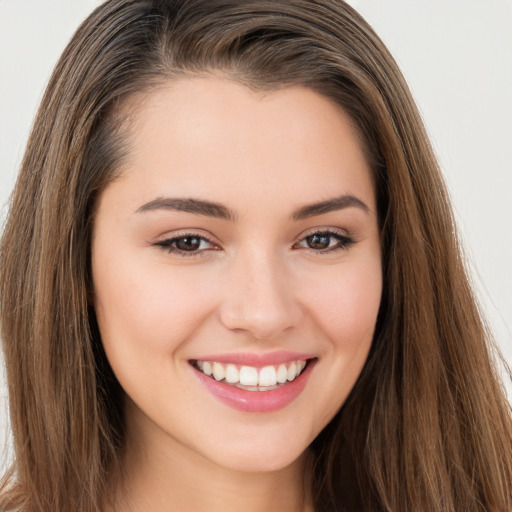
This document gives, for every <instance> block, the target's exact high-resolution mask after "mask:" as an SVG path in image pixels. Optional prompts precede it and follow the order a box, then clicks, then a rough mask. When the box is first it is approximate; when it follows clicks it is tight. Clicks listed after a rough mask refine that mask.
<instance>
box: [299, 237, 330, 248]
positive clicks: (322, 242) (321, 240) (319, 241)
mask: <svg viewBox="0 0 512 512" xmlns="http://www.w3.org/2000/svg"><path fill="white" fill-rule="evenodd" d="M331 238H332V236H331V235H328V234H325V233H315V234H314V235H310V236H307V237H306V238H305V240H306V243H307V245H308V247H309V248H310V249H315V250H322V249H327V248H328V247H329V245H330V242H331Z"/></svg>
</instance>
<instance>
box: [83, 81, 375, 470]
mask: <svg viewBox="0 0 512 512" xmlns="http://www.w3.org/2000/svg"><path fill="white" fill-rule="evenodd" d="M135 112H136V113H135V123H134V125H133V129H132V134H131V135H130V137H129V148H130V155H129V157H128V159H127V161H126V165H125V166H124V167H123V173H122V174H121V176H120V177H119V178H118V179H117V180H115V181H113V182H112V183H110V184H109V185H108V186H107V187H106V189H105V190H104V191H103V192H102V193H101V195H100V198H99V203H98V208H97V214H96V218H95V227H94V234H93V246H92V268H93V280H94V290H95V309H96V314H97V318H98V325H99V328H100V332H101V337H102V341H103V345H104V347H105V351H106V354H107V357H108V360H109V362H110V364H111V366H112V369H113V371H114V373H115V375H116V376H117V378H118V380H119V382H120V384H121V386H122V387H123V389H124V390H125V392H126V395H127V404H126V421H127V425H128V432H129V439H130V440H131V441H129V442H133V443H137V444H138V445H139V446H142V447H144V450H145V451H146V452H147V453H153V454H154V455H155V457H159V456H161V455H162V454H167V455H168V456H170V457H172V456H175V454H176V453H178V452H179V453H180V454H182V455H183V460H187V459H188V460H192V459H196V460H204V461H205V462H206V461H209V463H213V464H216V465H218V466H222V467H224V468H230V469H235V470H243V471H271V470H278V469H281V468H284V467H286V466H289V465H290V464H292V463H293V462H294V461H296V460H298V458H299V456H300V455H301V454H302V453H303V452H304V450H305V449H306V448H307V447H308V445H309V444H310V443H311V442H312V441H313V439H314V438H315V437H316V436H317V434H318V433H319V432H320V431H321V430H322V429H323V427H325V425H326V424H327V423H328V422H329V420H331V418H332V417H333V416H334V414H335V413H336V412H337V411H338V410H339V408H340V406H341V405H342V404H343V402H344V401H345V399H346V397H347V395H348V394H349V392H350V390H351V389H352V387H353V385H354V384H355V382H356V380H357V378H358V376H359V374H360V372H361V370H362V367H363V365H364V363H365V360H366V357H367V355H368V351H369V349H370V345H371V342H372V337H373V332H374V328H375V322H376V317H377V312H378V308H379V303H380V297H381V287H382V276H381V255H380V246H379V232H378V220H377V216H376V200H375V193H374V189H373V184H372V179H371V173H370V169H369V167H368V164H367V162H366V161H365V158H364V154H363V151H362V149H361V147H360V144H359V142H358V139H357V137H356V136H355V134H354V131H353V129H352V126H351V123H350V121H349V119H348V117H347V116H346V115H345V114H344V112H343V111H342V110H341V109H340V108H339V107H338V106H336V105H335V104H333V103H332V102H331V101H330V100H328V99H326V98H324V97H322V96H320V95H318V94H317V93H315V92H312V91H311V90H308V89H305V88H301V87H289V88H285V89H282V90H279V91H275V92H271V93H267V94H265V95H263V94H259V93H255V92H253V91H251V90H250V89H248V88H246V87H244V86H242V85H239V84H237V83H234V82H231V81H227V80H221V79H216V78H197V79H187V80H182V81H176V82H173V83H172V84H169V86H168V87H167V88H162V89H159V90H157V91H153V92H152V93H150V94H149V95H147V96H146V97H145V98H143V99H142V100H141V101H140V102H138V103H137V107H136V109H135ZM210 373H211V375H208V374H210Z"/></svg>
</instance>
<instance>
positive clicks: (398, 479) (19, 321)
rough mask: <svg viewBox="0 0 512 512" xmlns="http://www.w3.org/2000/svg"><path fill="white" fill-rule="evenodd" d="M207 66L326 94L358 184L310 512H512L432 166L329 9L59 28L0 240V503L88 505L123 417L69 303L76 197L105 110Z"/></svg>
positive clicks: (82, 305) (271, 9)
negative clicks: (353, 150)
mask: <svg viewBox="0 0 512 512" xmlns="http://www.w3.org/2000/svg"><path fill="white" fill-rule="evenodd" d="M211 72H213V73H221V74H222V75H223V76H225V77H227V78H229V79H233V80H237V81H239V82H241V83H244V84H246V85H248V86H249V87H251V88H254V89H260V90H261V89H275V88H279V87H286V86H287V85H292V84H295V85H302V86H305V87H309V88H311V89H313V90H315V91H317V92H319V93H320V94H323V95H325V96H327V97H329V98H331V99H333V100H334V101H336V102H337V103H338V104H339V105H341V106H342V108H343V109H344V110H345V111H346V112H347V113H348V114H349V115H350V116H351V118H352V119H353V121H354V123H355V125H356V126H357V127H358V131H359V134H360V138H361V143H362V145H363V147H364V148H365V151H366V154H367V157H368V161H369V162H370V164H371V166H372V168H373V171H374V178H375V184H376V190H377V195H378V207H379V219H380V225H381V237H382V247H383V269H384V270H383V273H384V290H383V296H382V303H381V308H380V312H379V318H378V322H377V328H376V334H375V338H374V341H373V345H372V349H371V352H370V355H369V358H368V361H367V363H366V365H365V367H364V369H363V372H362V374H361V376H360V378H359V380H358V382H357V383H356V385H355V387H354V389H353V391H352V393H351V395H350V396H349V398H348V399H347V401H346V403H345V404H344V406H343V407H342V409H341V410H340V411H339V413H338V414H337V415H336V417H335V418H334V419H333V420H332V421H331V423H330V424H329V425H328V426H327V427H326V428H325V429H324V430H323V431H322V433H321V434H320V435H319V436H318V438H317V439H316V440H315V441H314V443H313V445H312V452H313V454H314V478H313V482H312V486H313V492H314V496H315V505H316V509H317V510H318V511H326V512H327V511H329V512H330V511H336V510H339V511H349V510H365V511H372V512H374V511H377V510H385V511H393V512H405V511H412V510H416V511H418V510H428V511H443V512H447V511H452V512H455V511H457V512H459V511H465V512H473V511H474V512H476V511H482V512H483V511H489V510H493V511H509V510H512V420H511V410H510V406H509V404H508V402H507V400H506V398H505V396H504V394H503V392H502V390H501V389H500V386H499V383H498V382H499V381H498V379H497V376H496V369H495V366H494V359H493V357H492V356H491V355H490V354H491V353H492V352H491V350H492V343H491V342H490V341H489V340H490V337H489V336H488V334H487V333H486V330H485V327H484V325H483V323H482V320H481V317H480V314H479V311H478V308H477V306H476V303H475V299H474V296H473V293H472V291H471V288H470V286H469V284H468V279H467V277H466V272H465V269H464V263H463V260H462V258H461V251H460V248H459V245H458V240H457V236H456V230H455V227H454V222H453V217H452V212H451V210H450V206H449V202H448V198H447V193H446V190H445V186H444V183H443V180H442V177H441V175H440V172H439V169H438V165H437V163H436V160H435V157H434V155H433V151H432V149H431V146H430V143H429V141H428V138H427V135H426V133H425V130H424V128H423V125H422V122H421V119H420V116H419V114H418V111H417V109H416V107H415V105H414V102H413V100H412V98H411V95H410V92H409V90H408V88H407V86H406V84H405V82H404V79H403V77H402V75H401V73H400V72H399V70H398V68H397V66H396V64H395V62H394V60H393V58H392V57H391V56H390V54H389V52H388V51H387V49H386V48H385V47H384V45H383V43H382V42H381V41H380V39H379V38H378V37H377V36H376V34H375V33H374V32H373V30H372V29H371V28H370V27H369V25H368V24H367V23H366V22H365V21H364V20H363V19H362V18H361V17H360V16H359V15H358V14H357V13H356V12H355V11H354V10H353V9H352V8H350V7H349V6H348V5H346V4H345V3H344V2H342V1H341V0H312V1H306V0H281V1H279V2H276V1H273V0H246V1H244V2H239V1H237V0H166V1H165V0H160V1H157V0H153V1H151V0H130V1H127V0H110V1H107V2H106V3H105V4H104V5H102V6H100V7H98V8H97V9H96V10H95V11H94V12H93V13H92V14H91V15H90V16H89V17H88V18H87V20H85V22H84V23H83V24H82V25H81V27H80V28H79V29H78V31H77V32H76V34H75V35H74V37H73V39H72V40H71V42H70V43H69V45H68V47H67V48H66V50H65V51H64V53H63V55H62V57H61V59H60V60H59V62H58V64H57V66H56V68H55V71H54V73H53V75H52V78H51V80H50V83H49V85H48V88H47V90H46V93H45V95H44V98H43V100H42V103H41V106H40V109H39V112H38V114H37V117H36V120H35V124H34V128H33V131H32V134H31V136H30V139H29V142H28V146H27V150H26V153H25V157H24V160H23V163H22V166H21V171H20V174H19V178H18V181H17V184H16V188H15V190H14V193H13V196H12V203H11V208H10V213H9V218H8V222H7V225H6V229H5V232H4V235H3V238H2V242H1V246H0V258H1V259H0V294H1V329H2V331H1V334H2V338H3V347H4V353H5V361H6V367H7V376H8V385H9V395H10V417H11V422H12V432H13V437H14V451H15V459H14V462H13V467H12V469H11V471H10V472H9V473H8V474H7V476H6V477H5V478H4V481H3V490H2V493H1V495H0V509H2V510H4V509H5V510H11V509H13V508H16V509H19V510H21V511H24V512H25V511H27V512H28V511H39V512H43V511H44V512H49V511H52V512H54V511H69V510H73V511H75V510H76V511H84V512H92V511H100V510H101V503H102V499H103V498H104V495H105V492H106V489H107V486H108V482H109V478H110V477H111V475H112V474H113V473H114V472H115V471H116V470H117V469H118V468H117V466H118V465H119V454H120V451H121V450H122V447H123V440H124V432H123V426H124V421H123V410H122V400H121V395H122V390H121V389H120V387H119V384H118V383H117V381H116V379H115V377H114V376H113V374H112V371H111V369H110V367H109V364H108V362H107V360H106V358H105V355H104V353H103V350H102V346H101V340H100V337H99V333H98V329H97V326H96V321H95V316H94V311H93V310H92V308H91V305H90V304H91V301H90V300H89V298H90V294H91V288H92V284H91V276H90V237H91V229H92V226H93V222H94V205H95V199H96V197H97V195H98V193H99V192H100V191H101V190H102V189H103V188H104V187H105V185H106V184H107V183H108V182H109V181H110V180H112V179H114V178H115V176H116V171H117V170H118V169H119V167H120V165H121V163H122V160H123V158H124V156H125V155H126V153H127V151H129V148H128V147H126V145H125V144H124V141H125V140H126V133H125V131H126V126H127V124H128V123H127V121H126V119H124V118H122V117H121V114H120V112H123V109H122V106H123V105H124V104H125V103H124V100H125V99H126V98H127V97H129V96H131V95H133V94H136V93H141V92H144V91H150V90H151V89H152V88H153V87H156V86H158V84H160V83H163V82H166V81H168V80H172V79H173V78H175V77H179V76H183V75H185V76H187V75H198V74H204V73H211Z"/></svg>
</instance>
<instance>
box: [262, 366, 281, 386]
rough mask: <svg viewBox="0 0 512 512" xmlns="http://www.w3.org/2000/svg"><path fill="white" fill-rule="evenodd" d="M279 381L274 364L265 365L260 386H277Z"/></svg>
mask: <svg viewBox="0 0 512 512" xmlns="http://www.w3.org/2000/svg"><path fill="white" fill-rule="evenodd" d="M276 382H277V375H276V369H275V368H274V367H273V366H265V367H264V368H262V369H261V370H260V376H259V379H258V384H259V385H260V386H275V385H276Z"/></svg>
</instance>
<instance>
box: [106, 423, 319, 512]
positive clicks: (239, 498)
mask: <svg viewBox="0 0 512 512" xmlns="http://www.w3.org/2000/svg"><path fill="white" fill-rule="evenodd" d="M157 430H158V427H156V426H155V431H157ZM137 433H138V432H137V428H136V426H135V427H133V428H128V432H127V438H126V439H127V443H126V450H125V456H124V459H123V471H122V476H121V477H120V478H118V480H117V481H118V483H117V484H116V485H115V486H114V487H115V488H116V492H115V493H114V495H115V496H116V498H115V504H114V505H113V506H112V507H110V508H108V507H107V509H106V512H139V511H141V510H144V512H175V511H176V512H178V511H179V512H184V511H195V510H201V511H205V512H206V511H207V512H231V511H233V512H235V511H236V512H239V511H240V510H243V511H244V512H263V511H265V512H266V511H268V510H279V511H280V512H299V511H300V512H302V511H304V512H312V511H313V506H312V500H311V495H310V492H309V487H310V486H309V481H310V479H309V471H308V461H309V456H308V453H307V452H305V453H303V454H302V456H301V457H299V459H297V460H296V461H294V462H293V463H292V464H290V465H289V466H287V467H284V468H282V469H279V470H275V471H270V472H247V471H236V470H233V469H230V468H225V467H221V466H219V465H217V464H215V463H214V462H212V461H210V460H208V459H207V458H205V457H203V456H202V455H201V454H198V453H196V452H193V451H192V450H190V448H189V447H186V446H184V445H182V444H180V443H179V442H177V441H176V440H174V439H171V438H169V436H167V434H165V433H164V432H161V431H160V432H158V433H156V432H155V434H156V435H152V436H145V437H144V438H143V439H140V436H139V435H136V434H137Z"/></svg>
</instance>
